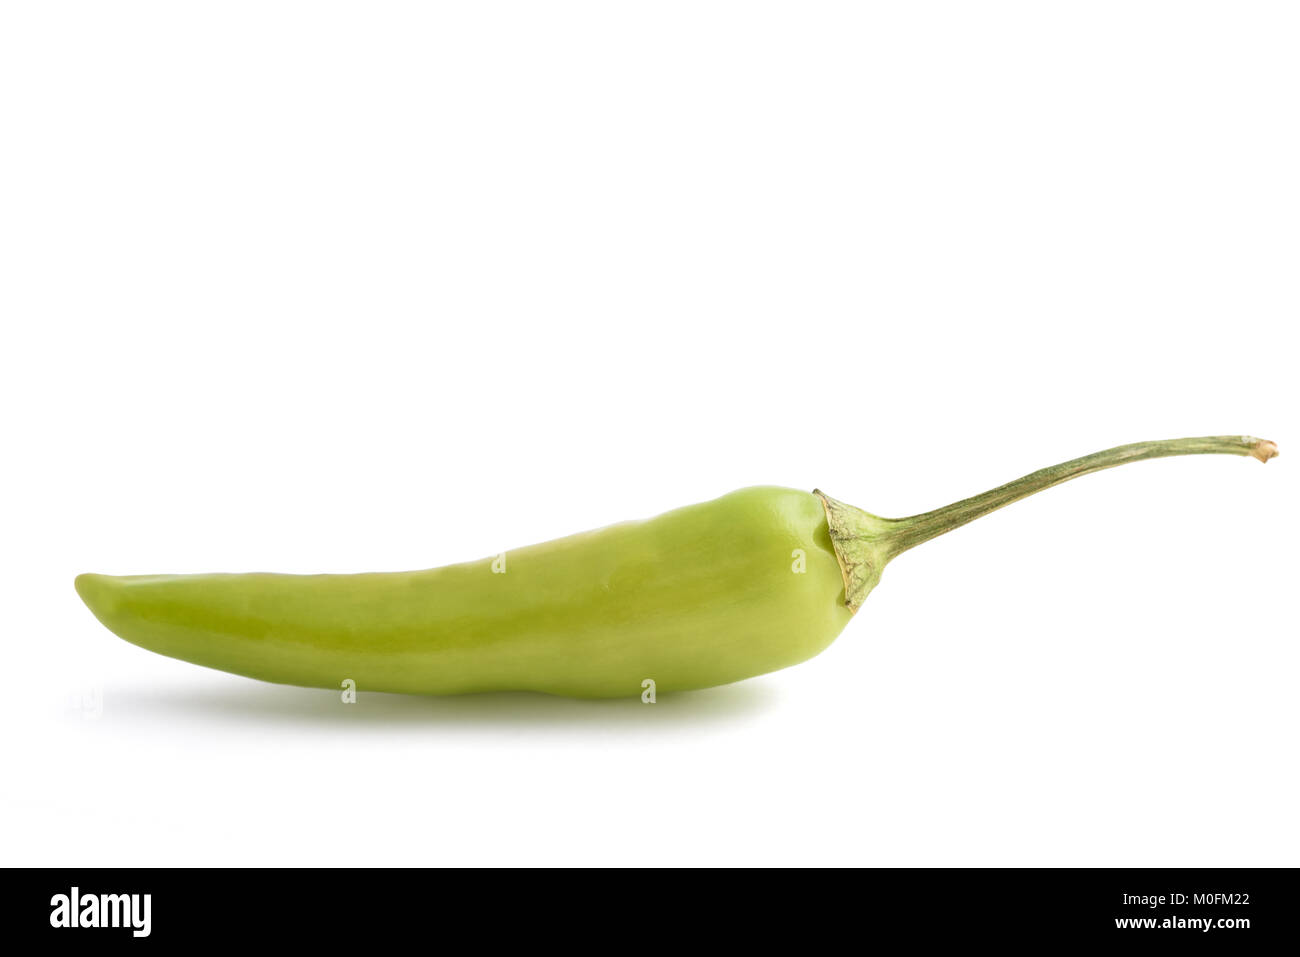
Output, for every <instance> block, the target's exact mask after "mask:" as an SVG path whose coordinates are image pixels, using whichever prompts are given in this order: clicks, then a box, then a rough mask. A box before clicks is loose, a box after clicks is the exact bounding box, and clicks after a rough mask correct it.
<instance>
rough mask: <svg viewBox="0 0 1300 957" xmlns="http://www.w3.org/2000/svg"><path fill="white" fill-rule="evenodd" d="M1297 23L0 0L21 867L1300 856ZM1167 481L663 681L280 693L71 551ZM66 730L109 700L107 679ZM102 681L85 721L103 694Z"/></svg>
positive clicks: (112, 559)
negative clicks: (671, 682)
mask: <svg viewBox="0 0 1300 957" xmlns="http://www.w3.org/2000/svg"><path fill="white" fill-rule="evenodd" d="M1298 28H1300V14H1297V11H1296V7H1295V6H1294V5H1290V4H1268V3H1251V4H1240V3H1130V2H1125V3H1077V4H1042V3H982V4H968V3H951V4H944V3H912V4H861V3H846V4H829V3H754V2H745V3H701V2H688V3H670V2H658V3H653V4H651V3H645V4H640V3H638V4H626V3H618V4H611V3H604V2H592V3H547V4H536V3H490V2H489V3H475V4H425V3H411V4H399V3H387V4H375V3H364V4H363V3H318V2H313V3H266V2H256V3H231V2H226V3H190V4H174V3H162V2H160V3H116V4H101V3H8V4H5V5H4V7H3V13H0V139H2V147H3V148H2V149H0V314H2V319H0V321H2V322H3V337H4V348H3V353H2V355H0V362H2V363H3V369H2V372H3V377H2V379H0V389H2V390H3V396H2V397H0V398H2V399H3V406H2V407H3V427H4V436H3V447H4V449H5V455H4V462H5V464H4V469H3V477H2V478H0V483H3V485H4V494H3V501H4V522H3V532H2V533H0V536H2V539H3V568H2V569H0V573H2V574H3V582H4V586H3V594H4V623H3V626H2V627H3V635H4V645H3V649H4V662H5V669H4V671H5V691H4V694H3V697H2V698H0V709H2V710H0V728H2V731H0V733H2V734H3V767H4V788H3V793H2V796H0V801H2V802H3V808H2V813H0V821H3V824H0V827H3V834H0V855H2V856H3V860H4V862H5V863H8V864H40V865H72V864H77V865H119V864H120V865H139V864H157V865H168V864H184V865H234V864H320V865H338V864H507V863H509V864H729V863H731V864H768V863H773V864H864V865H1031V864H1047V865H1139V864H1143V865H1194V864H1195V865H1229V864H1232V865H1297V864H1300V825H1298V823H1297V816H1296V813H1295V812H1296V808H1297V806H1300V772H1298V770H1297V741H1298V736H1297V731H1298V730H1300V695H1297V687H1298V683H1297V677H1298V675H1300V667H1298V666H1300V646H1298V644H1297V640H1296V639H1297V629H1296V602H1295V590H1296V579H1297V574H1296V573H1297V568H1296V564H1297V563H1296V558H1295V554H1296V552H1295V547H1296V541H1297V535H1298V534H1300V527H1297V524H1298V523H1297V504H1296V503H1297V496H1296V484H1295V480H1294V477H1293V476H1294V472H1293V470H1294V468H1295V462H1296V458H1295V456H1296V455H1300V432H1298V431H1297V424H1298V423H1297V417H1296V412H1297V409H1298V408H1300V403H1298V402H1297V389H1296V370H1295V367H1294V360H1295V333H1294V332H1293V329H1294V326H1295V322H1296V319H1297V316H1298V315H1300V286H1298V284H1297V264H1298V263H1300V229H1298V228H1297V224H1298V223H1300V176H1298V175H1297V171H1300V132H1298V130H1300V126H1298V124H1297V107H1298V105H1300V104H1298V100H1300V58H1297V56H1296V50H1297V48H1298V45H1300V29H1298ZM1240 432H1248V433H1252V434H1256V435H1261V436H1264V437H1267V438H1272V439H1275V440H1277V441H1278V443H1279V444H1280V445H1281V448H1282V457H1281V458H1280V459H1278V460H1276V461H1274V462H1271V463H1269V464H1268V466H1267V467H1263V466H1260V465H1259V464H1258V463H1257V462H1254V461H1252V460H1249V459H1239V458H1231V457H1214V458H1191V459H1187V458H1184V459H1172V460H1163V461H1159V462H1151V463H1143V464H1140V465H1134V466H1132V467H1129V468H1125V469H1121V470H1118V471H1112V472H1107V473H1103V474H1101V475H1098V476H1093V477H1089V478H1086V479H1083V480H1081V481H1079V482H1076V483H1072V484H1071V485H1069V486H1066V487H1063V488H1059V489H1054V490H1052V491H1049V492H1046V493H1044V494H1043V495H1041V496H1038V497H1036V498H1034V499H1032V500H1030V501H1027V502H1024V503H1021V504H1018V505H1016V506H1014V507H1012V508H1010V509H1008V510H1006V511H1004V512H999V513H997V514H996V515H994V516H991V517H989V518H986V519H984V520H982V521H980V522H978V523H977V524H975V525H972V526H970V527H968V528H965V529H962V530H960V531H958V532H955V533H954V534H952V535H950V536H947V537H945V538H942V539H939V540H937V541H935V542H933V543H930V544H927V545H926V546H924V547H923V548H921V549H918V550H917V551H915V552H912V553H909V554H908V555H906V556H904V557H903V558H900V559H899V560H898V561H897V562H895V563H894V564H893V565H891V566H890V568H889V569H888V571H887V572H886V574H885V577H884V580H883V582H882V584H881V585H880V587H879V588H878V589H877V591H876V592H875V593H874V594H873V595H872V596H871V598H870V599H869V601H868V603H867V605H866V606H865V607H864V609H863V611H862V612H861V613H860V615H859V616H858V618H857V619H856V620H855V621H854V622H853V623H852V624H851V625H850V626H849V628H848V629H847V630H846V631H845V633H844V634H843V635H842V636H841V637H840V638H839V639H838V640H837V641H836V642H835V644H834V645H832V646H831V648H830V649H829V650H828V651H826V652H825V653H824V654H823V655H821V656H820V657H818V658H816V659H814V660H812V661H810V662H807V663H805V664H802V665H800V666H798V667H796V668H793V669H790V670H787V671H785V672H781V673H778V674H774V675H770V676H766V677H762V678H758V679H755V680H751V681H748V682H744V683H741V684H738V685H734V686H730V687H727V688H723V689H719V690H713V691H706V692H698V693H693V694H687V695H680V696H676V697H672V696H665V697H661V698H660V699H659V702H658V704H656V705H654V706H653V707H651V706H647V705H643V704H641V703H640V702H639V701H638V700H635V699H633V700H629V701H619V702H605V703H584V702H571V701H566V700H561V699H551V698H545V697H536V696H530V695H492V696H483V697H472V698H464V699H441V700H440V699H420V698H402V697H396V696H385V695H374V694H369V695H368V694H362V695H361V697H360V700H359V702H358V703H357V704H356V705H355V706H352V707H345V706H343V705H341V704H340V703H339V700H338V695H337V694H335V693H333V692H330V691H313V690H301V689H294V688H287V687H277V686H271V685H264V684H260V683H257V682H253V681H250V680H247V679H244V678H238V677H234V676H231V675H226V674H222V673H218V672H212V671H206V670H202V669H200V668H197V667H194V666H192V665H188V664H185V663H182V662H178V661H173V660H170V659H166V658H162V657H158V656H155V655H152V654H150V653H148V652H146V651H143V650H141V649H139V648H136V647H134V646H131V645H128V644H126V643H124V642H122V641H120V640H118V639H117V638H115V637H113V636H112V635H111V634H110V633H109V632H108V631H106V630H105V629H104V628H103V627H101V626H100V625H99V624H98V623H97V622H96V621H95V620H94V619H93V618H92V616H91V615H90V614H89V612H88V611H87V610H86V609H85V608H84V607H83V606H82V605H81V604H80V602H79V601H78V600H77V597H76V595H75V593H74V592H73V588H72V579H73V576H74V575H75V574H76V573H78V572H82V571H99V572H106V573H121V574H129V573H151V572H198V571H239V570H255V569H256V570H279V571H289V572H295V571H296V572H312V571H353V570H356V571H360V570H383V569H406V568H419V567H427V566H433V565H439V564H443V563H447V562H452V561H459V560H465V559H470V558H477V557H481V556H483V555H487V554H491V553H494V552H496V551H499V550H501V549H503V548H507V547H513V546H518V545H523V544H527V543H531V542H535V541H541V540H546V539H548V538H553V537H556V536H560V535H563V534H566V533H569V532H573V531H578V530H581V529H584V528H590V527H595V526H600V525H603V524H607V523H609V522H613V521H617V520H622V519H627V518H636V517H642V516H647V515H651V514H654V513H656V512H659V511H663V510H666V509H669V508H672V507H675V506H678V505H683V504H687V503H690V502H694V501H700V500H703V499H706V498H711V497H714V496H716V495H719V494H722V493H724V492H727V491H729V490H731V489H733V488H737V487H741V486H745V485H751V484H766V483H772V484H781V485H789V486H793V487H797V488H804V489H811V488H812V487H813V486H820V487H822V488H825V489H826V490H827V491H828V492H830V493H831V494H833V495H835V496H837V497H839V498H842V499H844V500H847V501H850V502H853V503H855V504H859V505H862V506H864V507H866V508H868V509H871V510H873V511H876V512H878V513H881V514H885V515H901V514H909V513H912V512H916V511H921V510H924V509H928V508H931V507H934V506H937V505H941V504H945V503H946V502H948V501H951V500H953V499H955V498H960V497H963V496H966V495H969V494H972V493H975V492H978V491H982V490H983V489H985V488H987V487H989V486H992V485H995V484H998V483H1000V482H1002V481H1005V480H1007V479H1010V478H1014V477H1015V476H1017V475H1020V474H1022V473H1024V472H1027V471H1030V470H1032V469H1034V468H1038V467H1040V466H1043V465H1048V464H1051V463H1053V462H1056V461H1059V460H1062V459H1065V458H1071V457H1073V456H1075V455H1080V454H1083V453H1087V452H1091V451H1095V450H1097V449H1100V448H1105V447H1108V446H1111V445H1116V444H1119V443H1122V442H1128V441H1134V440H1139V439H1146V438H1167V437H1174V436H1181V435H1201V434H1218V433H1240ZM83 699H84V700H86V701H88V702H91V704H90V706H88V707H86V708H81V709H78V707H77V706H76V703H77V702H78V701H79V700H83ZM95 702H98V704H95Z"/></svg>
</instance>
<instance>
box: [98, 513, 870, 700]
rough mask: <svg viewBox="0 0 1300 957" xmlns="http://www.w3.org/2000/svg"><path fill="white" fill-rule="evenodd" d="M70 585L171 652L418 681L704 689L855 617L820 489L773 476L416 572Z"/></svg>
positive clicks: (389, 687)
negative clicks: (652, 512)
mask: <svg viewBox="0 0 1300 957" xmlns="http://www.w3.org/2000/svg"><path fill="white" fill-rule="evenodd" d="M77 591H78V592H79V593H80V595H81V597H82V599H83V600H84V601H85V603H86V604H87V605H88V606H89V607H90V609H91V610H92V611H93V612H94V613H95V615H96V617H98V618H99V620H100V621H102V622H103V623H104V624H105V625H106V626H107V627H108V628H109V629H110V630H112V631H113V632H115V633H116V634H117V635H119V636H121V637H122V638H125V639H126V640H127V641H130V642H132V643H134V644H137V645H140V646H142V647H144V648H148V649H149V650H151V651H156V652H158V653H160V654H164V655H169V656H171V657H173V658H181V659H184V660H186V661H190V662H194V663H196V664H200V665H206V666H208V667H210V668H218V669H221V670H222V671H229V672H233V673H235V674H240V675H246V676H248V677H250V678H260V679H262V680H265V681H273V682H281V683H286V684H295V685H307V686H312V687H323V688H339V687H340V686H341V684H342V682H343V681H344V680H345V679H352V680H354V681H355V682H356V687H357V689H358V690H362V691H398V692H412V693H418V694H460V693H465V692H479V691H506V690H527V691H541V692H547V693H551V694H561V695H570V696H574V697H590V698H599V697H615V696H636V695H639V694H641V691H642V682H643V681H644V680H645V679H647V678H648V679H652V680H653V681H654V682H655V687H656V690H657V691H679V690H686V689H693V688H706V687H709V686H712V685H719V684H725V683H728V682H732V681H738V680H740V679H742V678H749V677H752V676H754V675H758V674H763V673H764V672H769V671H774V670H776V669H778V668H784V667H787V666H789V665H793V664H797V663H798V662H800V661H804V660H805V659H807V658H811V657H812V656H813V655H816V654H817V653H818V652H820V651H822V649H824V648H825V647H826V646H827V645H829V644H830V643H831V641H833V640H834V639H835V637H836V636H837V635H838V634H839V633H840V631H841V630H842V629H843V628H844V626H845V625H846V624H848V622H849V620H850V618H851V617H852V612H851V611H850V610H849V608H848V607H847V606H846V604H845V600H844V580H843V575H842V573H841V570H840V565H839V562H838V561H837V559H836V554H835V549H834V547H833V546H832V543H831V538H830V532H829V529H828V525H827V516H826V512H825V508H824V506H823V504H822V502H821V500H820V499H819V498H817V497H816V496H815V495H812V494H810V493H808V492H801V491H796V490H793V489H782V488H774V487H756V488H748V489H742V490H740V491H737V492H733V493H731V494H729V495H725V496H723V497H722V498H719V499H715V500H713V501H711V502H705V503H702V504H699V505H691V506H687V507H685V508H680V509H677V510H675V511H672V512H668V513H666V514H664V515H660V516H658V517H656V518H652V519H648V520H645V521H640V522H627V523H624V524H621V525H614V526H610V527H609V528H604V529H599V530H597V531H592V532H585V533H582V534H578V535H572V536H569V537H568V538H562V539H558V540H556V541H552V542H547V543H545V544H541V545H533V546H531V547H528V548H521V549H518V550H514V551H510V552H507V553H505V554H504V555H503V556H498V557H495V558H487V559H483V560H481V561H477V562H468V563H465V564H461V565H451V566H447V567H445V568H435V569H430V570H425V571H414V572H394V573H375V574H360V575H277V574H260V573H259V574H237V575H173V576H132V577H122V578H118V577H110V576H104V575H82V576H80V577H79V578H78V579H77Z"/></svg>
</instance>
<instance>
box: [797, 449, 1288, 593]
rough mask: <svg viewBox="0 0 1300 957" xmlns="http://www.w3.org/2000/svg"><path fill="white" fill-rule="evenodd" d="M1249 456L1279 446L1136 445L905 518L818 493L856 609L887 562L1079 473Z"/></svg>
mask: <svg viewBox="0 0 1300 957" xmlns="http://www.w3.org/2000/svg"><path fill="white" fill-rule="evenodd" d="M1215 454H1222V455H1250V456H1253V457H1254V458H1257V459H1259V460H1260V461H1261V462H1267V461H1268V460H1269V459H1271V458H1272V457H1273V456H1275V455H1277V445H1275V444H1274V443H1272V442H1269V441H1268V440H1266V439H1257V438H1254V437H1252V436H1249V435H1212V436H1205V437H1202V438H1191V439H1165V440H1163V441H1156V442H1134V443H1133V444H1131V445H1121V446H1118V447H1116V448H1113V449H1107V450H1106V451H1104V452H1094V453H1093V454H1092V455H1085V456H1083V457H1082V458H1078V459H1072V460H1070V461H1069V462H1062V463H1061V464H1060V465H1053V466H1050V467H1048V468H1045V469H1039V470H1038V471H1037V472H1031V473H1030V474H1028V475H1026V476H1024V477H1022V478H1018V479H1016V480H1015V481H1014V482H1008V483H1007V484H1006V485H1000V486H998V487H997V488H995V489H990V490H989V491H987V492H984V493H983V494H981V495H975V496H972V497H971V498H966V499H962V500H961V501H960V502H953V503H952V504H951V505H945V506H944V507H943V508H937V509H935V510H934V511H931V512H922V513H921V514H919V515H913V516H911V517H909V518H895V519H889V518H880V517H879V516H876V515H871V514H869V513H867V512H864V511H862V510H861V509H857V508H854V507H853V506H851V505H845V504H844V503H843V502H837V501H836V500H835V499H832V498H829V497H828V496H826V495H824V494H823V493H821V492H820V491H816V492H814V494H816V495H818V496H819V497H820V498H821V499H822V503H823V505H824V506H825V508H826V517H827V523H828V525H829V526H830V533H831V542H832V544H833V545H834V547H835V554H836V557H837V558H839V561H840V569H841V571H842V572H843V573H844V594H845V604H846V605H848V607H849V608H850V609H851V610H852V611H855V612H856V611H857V610H858V608H859V607H860V606H861V605H862V602H863V600H864V599H865V598H866V597H867V594H868V593H869V592H870V591H871V589H872V588H874V587H875V585H876V583H877V582H878V581H879V580H880V572H881V570H882V569H883V568H884V566H885V564H886V563H887V562H889V561H890V560H891V559H893V558H894V557H896V556H897V555H900V554H902V553H903V552H905V551H907V550H908V549H909V548H913V547H915V546H917V545H920V544H921V543H922V542H928V541H929V540H930V539H932V538H935V537H937V536H939V535H942V534H944V532H950V531H952V530H953V529H954V528H958V527H960V526H962V525H965V524H966V523H967V522H971V521H974V520H975V519H977V518H979V517H981V516H983V515H987V514H988V513H989V512H993V511H996V510H997V509H999V508H1002V507H1003V506H1004V505H1010V504H1011V503H1012V502H1015V501H1018V500H1019V499H1022V498H1025V497H1027V496H1029V495H1033V494H1034V493H1035V492H1041V491H1042V490H1043V489H1045V488H1051V487H1052V486H1053V485H1059V484H1060V483H1062V482H1068V481H1069V480H1070V479H1072V478H1078V477H1079V476H1080V475H1087V474H1088V473H1090V472H1099V471H1101V470H1102V469H1109V468H1114V467H1115V466H1117V465H1125V464H1127V463H1129V462H1140V461H1142V460H1143V459H1157V458H1164V457H1166V456H1171V455H1215Z"/></svg>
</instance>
